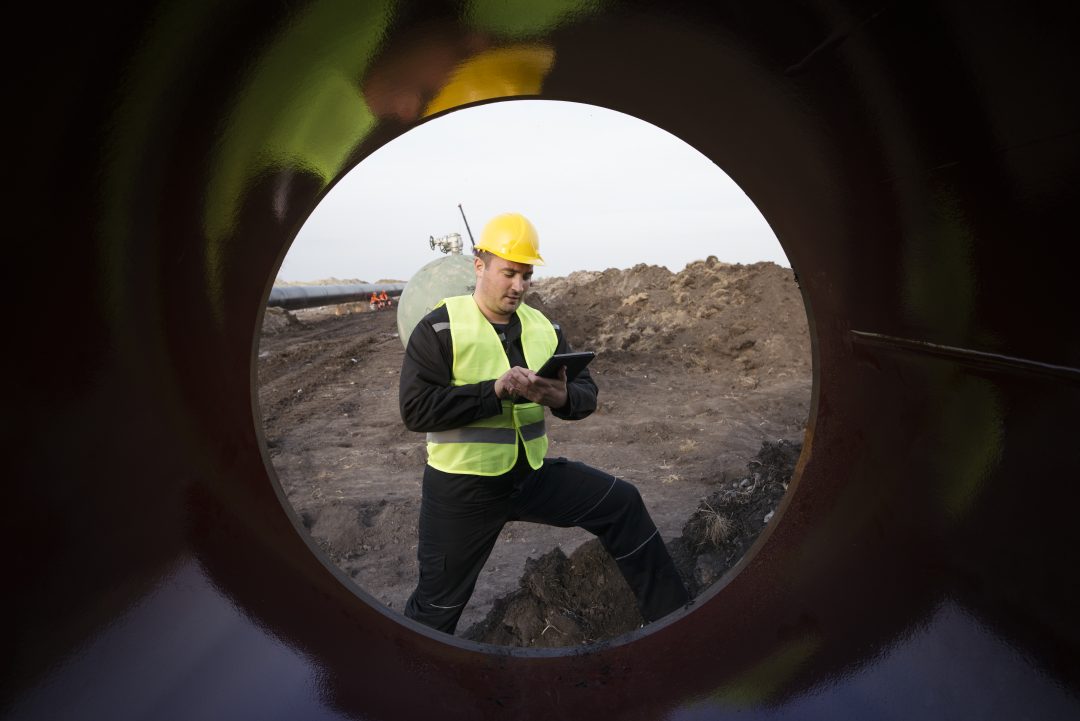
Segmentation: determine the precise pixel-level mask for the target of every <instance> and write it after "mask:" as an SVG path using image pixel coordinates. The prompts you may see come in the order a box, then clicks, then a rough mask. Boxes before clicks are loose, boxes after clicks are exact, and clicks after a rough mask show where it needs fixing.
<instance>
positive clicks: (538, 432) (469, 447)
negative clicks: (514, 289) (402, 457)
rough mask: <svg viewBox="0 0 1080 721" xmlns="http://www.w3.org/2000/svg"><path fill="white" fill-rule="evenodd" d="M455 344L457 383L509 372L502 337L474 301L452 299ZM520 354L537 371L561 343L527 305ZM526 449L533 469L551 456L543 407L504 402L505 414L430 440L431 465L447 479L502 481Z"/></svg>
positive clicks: (519, 313) (449, 302)
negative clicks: (495, 478) (492, 478)
mask: <svg viewBox="0 0 1080 721" xmlns="http://www.w3.org/2000/svg"><path fill="white" fill-rule="evenodd" d="M440 305H445V306H446V310H447V312H448V313H449V315H450V338H451V340H452V342H453V346H454V367H453V370H452V373H451V376H452V383H453V384H454V385H455V386H463V385H467V384H470V383H480V382H481V381H489V380H492V379H494V378H498V377H499V376H501V375H502V374H503V373H505V372H506V371H508V370H510V361H509V360H508V359H507V357H506V351H504V350H503V345H502V342H501V341H500V340H499V334H498V333H497V332H496V331H495V328H493V327H492V325H491V323H490V321H488V319H487V318H486V317H484V314H483V313H482V312H481V311H480V308H479V307H477V305H476V301H475V300H474V299H473V297H472V296H471V295H459V296H454V297H452V298H447V299H445V300H443V301H442V303H441V304H440ZM517 317H518V320H520V321H521V349H522V350H523V351H524V353H525V363H526V365H527V366H528V367H529V368H530V369H531V370H537V369H538V368H540V366H542V365H543V364H544V362H545V361H546V360H547V359H548V358H550V357H551V356H552V354H554V353H555V348H556V346H557V345H558V343H559V339H558V336H556V335H555V327H554V326H553V325H552V324H551V321H549V320H548V319H547V318H546V317H545V316H544V314H543V313H541V312H540V311H538V310H536V309H535V308H530V307H529V306H527V305H525V304H524V303H522V304H521V305H519V306H518V309H517ZM519 439H520V442H521V444H522V445H524V447H525V456H526V458H527V459H528V461H529V465H530V466H532V467H533V468H539V467H540V466H541V465H542V464H543V462H544V454H545V453H547V448H548V438H547V430H546V428H545V426H544V407H543V406H542V405H539V404H538V403H512V402H511V401H509V400H504V401H503V402H502V413H500V414H499V415H497V416H492V417H490V418H484V419H482V420H479V421H475V422H473V423H470V424H468V425H466V426H462V427H460V428H454V429H451V430H448V431H438V432H435V433H428V434H427V453H428V465H430V466H431V467H433V468H437V469H438V470H440V471H444V472H446V473H465V474H469V475H474V476H498V475H502V474H503V473H506V472H507V471H509V470H510V469H511V468H513V467H514V464H515V463H516V462H517V456H518V442H519Z"/></svg>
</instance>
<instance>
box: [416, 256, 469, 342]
mask: <svg viewBox="0 0 1080 721" xmlns="http://www.w3.org/2000/svg"><path fill="white" fill-rule="evenodd" d="M475 289H476V273H475V271H473V260H472V256H471V255H469V256H466V255H457V254H454V255H446V256H443V257H442V258H436V259H435V260H433V261H431V262H430V263H428V264H427V265H425V266H424V267H423V268H421V269H420V270H418V271H416V273H415V274H414V275H413V277H412V278H410V279H409V282H408V284H407V285H406V286H405V290H403V291H402V292H401V298H399V299H398V304H397V327H398V336H399V337H400V338H401V343H402V345H408V344H409V336H410V335H412V331H413V328H415V327H416V324H417V323H419V322H420V319H421V318H423V317H424V316H425V315H427V314H428V313H430V312H431V310H432V309H433V308H434V307H435V304H436V303H438V302H439V301H440V300H442V299H443V298H449V297H450V296H452V295H465V294H467V293H472V292H473V291H474V290H475Z"/></svg>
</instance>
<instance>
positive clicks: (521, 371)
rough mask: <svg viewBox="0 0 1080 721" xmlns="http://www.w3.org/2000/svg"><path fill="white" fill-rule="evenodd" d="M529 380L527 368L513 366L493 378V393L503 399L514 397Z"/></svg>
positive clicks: (525, 386)
mask: <svg viewBox="0 0 1080 721" xmlns="http://www.w3.org/2000/svg"><path fill="white" fill-rule="evenodd" d="M531 381H532V379H531V378H530V377H529V370H528V369H527V368H522V367H521V366H514V367H513V368H511V369H510V370H508V371H506V372H505V373H503V374H502V375H501V376H499V377H498V378H496V379H495V395H496V396H498V397H499V398H500V399H503V400H508V399H510V400H512V399H516V398H517V397H518V396H520V395H521V392H522V390H524V389H525V388H527V387H528V385H529V383H530V382H531Z"/></svg>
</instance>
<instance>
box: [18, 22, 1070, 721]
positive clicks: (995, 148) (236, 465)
mask: <svg viewBox="0 0 1080 721" xmlns="http://www.w3.org/2000/svg"><path fill="white" fill-rule="evenodd" d="M499 7H505V4H502V3H487V2H471V3H465V4H462V5H458V4H447V6H446V7H445V8H442V6H441V5H439V4H436V3H395V2H385V3H345V2H331V1H330V0H320V1H313V2H307V3H291V4H283V3H276V4H272V6H271V5H268V4H266V3H243V2H233V3H228V4H221V3H209V2H201V3H200V2H191V3H156V4H154V3H132V4H130V6H129V7H126V8H123V9H122V10H121V9H120V8H119V7H117V6H115V5H113V6H111V7H110V8H99V7H97V6H94V7H93V8H91V7H87V8H85V9H75V10H70V9H67V8H66V6H63V7H62V6H56V7H55V8H52V7H44V8H42V9H41V10H37V11H32V10H21V11H20V12H23V13H30V14H29V15H25V16H14V17H13V18H12V19H11V24H10V27H12V28H15V29H17V30H18V31H19V32H26V33H28V34H29V33H39V34H40V43H39V47H38V49H37V50H36V51H35V52H33V53H30V52H26V51H22V52H23V54H22V55H20V56H19V57H17V58H15V59H14V60H15V61H17V62H13V63H12V64H10V65H9V69H12V70H15V69H17V70H18V72H14V73H13V74H14V76H15V81H14V82H15V86H14V90H13V92H12V95H11V106H10V108H11V109H10V110H9V115H10V116H11V119H12V120H13V121H15V131H16V135H14V136H13V138H12V140H13V142H12V143H11V144H10V145H11V147H10V149H9V151H8V152H9V155H13V156H14V157H11V158H10V161H9V166H8V167H9V184H10V185H11V189H10V191H9V194H8V200H9V203H8V206H7V217H8V225H9V233H8V238H9V240H8V244H7V245H8V247H9V249H11V251H12V252H11V255H10V256H9V257H10V258H11V259H12V260H13V261H14V264H13V270H12V273H13V274H16V275H19V276H21V277H24V278H28V279H29V280H28V282H29V281H34V282H36V281H37V280H38V279H39V278H38V277H37V274H40V275H41V276H47V277H48V278H49V279H50V281H51V282H53V283H56V284H58V285H61V286H63V287H65V288H66V289H67V290H68V292H67V293H66V294H65V295H64V297H72V296H73V295H74V296H77V297H79V298H80V301H79V303H78V307H73V306H72V305H71V304H70V303H69V302H68V301H66V300H62V299H61V297H60V296H59V295H57V296H49V297H44V298H43V297H40V296H36V297H35V300H34V303H33V305H27V306H26V307H17V309H16V313H14V314H13V315H14V316H15V317H13V318H12V317H11V316H10V315H9V322H11V323H12V325H13V326H14V329H15V335H14V337H15V339H16V342H15V344H14V350H9V351H8V361H9V365H10V367H11V370H10V371H9V376H8V379H9V382H10V383H11V387H10V390H9V392H8V394H7V400H6V403H5V406H6V408H5V420H6V423H5V430H6V433H5V435H6V437H7V438H6V440H7V442H8V447H9V448H10V449H11V450H10V453H11V454H12V457H13V460H14V462H13V464H12V468H13V472H11V471H9V473H8V480H7V482H6V484H5V488H7V489H8V491H9V494H8V496H7V504H6V508H7V513H6V514H5V522H4V529H5V548H6V549H7V550H8V553H9V558H10V559H11V562H10V563H9V567H10V568H11V569H12V572H11V573H10V574H9V580H8V583H7V584H6V586H7V588H8V593H7V594H6V596H7V599H8V603H7V604H6V605H7V607H8V608H9V611H8V625H9V628H13V629H14V631H13V632H9V638H12V640H11V641H9V642H8V643H6V644H5V648H6V649H7V651H8V653H7V657H8V662H7V663H6V664H5V667H4V677H3V684H2V688H3V706H2V709H3V711H2V713H3V716H4V717H6V718H61V717H63V718H79V719H82V718H86V719H97V718H110V719H127V718H155V719H156V718H176V719H186V718H192V719H194V718H199V719H204V718H312V719H319V718H327V719H337V718H356V719H415V718H441V719H485V718H491V719H502V718H514V719H533V718H535V719H551V718H566V719H592V718H597V717H601V718H613V719H615V718H617V719H642V720H644V719H650V720H651V719H678V720H680V721H687V720H691V719H723V718H734V717H739V718H752V719H788V718H792V719H793V718H799V719H808V718H838V717H839V718H860V719H894V718H913V717H917V718H957V719H961V718H963V719H966V718H984V719H1015V718H1047V719H1049V718H1055V719H1056V718H1075V717H1077V716H1078V715H1080V628H1078V620H1077V614H1076V609H1077V608H1080V593H1078V590H1077V587H1078V584H1077V583H1076V581H1075V574H1076V568H1078V567H1080V558H1078V556H1080V537H1078V536H1080V531H1078V530H1077V529H1078V528H1080V524H1076V523H1075V522H1074V516H1075V510H1074V509H1075V508H1076V506H1077V501H1078V500H1080V499H1078V495H1080V490H1078V488H1080V486H1078V484H1077V479H1080V443H1077V439H1078V427H1080V426H1078V421H1077V418H1078V410H1080V384H1078V383H1077V381H1076V376H1075V374H1076V369H1077V368H1078V367H1080V323H1078V322H1077V318H1076V315H1077V313H1076V311H1077V309H1078V303H1077V300H1076V291H1075V284H1074V282H1073V276H1074V271H1073V270H1072V267H1071V266H1070V265H1069V263H1068V262H1067V258H1068V257H1069V255H1070V251H1071V248H1070V247H1069V246H1070V245H1071V243H1072V239H1074V238H1075V237H1076V230H1075V221H1074V218H1075V208H1076V188H1077V180H1078V178H1080V173H1078V169H1080V135H1078V130H1080V95H1078V94H1077V93H1076V92H1075V90H1074V82H1075V76H1076V70H1077V69H1078V62H1077V60H1078V58H1077V54H1078V51H1077V45H1076V43H1075V30H1076V28H1077V27H1078V24H1077V22H1076V17H1075V16H1066V15H1062V11H1061V9H1060V8H1058V7H1055V8H1054V9H1053V10H1051V9H1050V6H1047V7H1039V6H1037V5H1032V4H1031V3H1019V2H1013V3H998V4H994V5H992V6H980V7H978V8H977V9H974V7H973V6H971V5H969V4H966V3H959V2H954V3H932V4H931V3H927V4H922V3H892V4H887V5H883V6H879V5H864V4H861V3H855V2H828V3H826V2H806V3H800V4H789V3H753V4H750V3H743V4H733V5H731V6H727V5H721V4H718V3H709V2H700V3H693V2H679V3H669V2H626V3H618V2H611V3H602V4H598V3H573V2H565V3H531V4H523V5H522V6H521V8H520V9H519V11H518V12H516V13H515V12H508V13H505V14H500V13H499V11H498V8H499ZM440 8H441V9H440ZM493 8H494V9H493ZM32 13H37V14H36V15H35V14H32ZM475 32H480V33H482V34H483V35H484V37H488V38H494V41H495V42H497V43H501V44H503V45H514V44H516V43H522V42H526V41H527V42H528V43H530V46H529V47H530V49H529V50H528V52H527V53H526V54H525V55H522V56H521V57H525V58H527V59H529V60H530V62H533V63H534V64H533V65H532V66H530V67H533V68H536V70H535V72H537V73H540V79H541V80H542V88H543V89H542V92H541V93H540V94H541V95H542V96H543V97H548V98H553V99H562V100H574V101H581V102H590V103H594V104H597V105H603V106H606V107H609V108H613V109H615V110H619V111H622V112H627V113H631V114H633V115H636V116H637V117H640V118H642V119H645V120H647V121H650V122H652V123H654V124H656V125H659V126H660V127H662V128H664V129H666V130H668V131H670V132H672V133H675V134H676V135H678V136H680V137H681V138H683V139H684V140H686V141H687V142H689V143H691V144H692V145H694V146H695V147H696V148H698V149H699V150H700V151H701V152H703V153H705V154H706V155H707V156H708V157H710V158H711V159H713V160H714V161H715V162H717V163H718V164H719V165H720V166H721V167H723V168H724V169H725V170H726V171H727V172H728V173H729V174H730V175H731V176H732V177H733V178H734V179H735V180H736V181H737V182H738V183H739V184H740V185H741V186H742V187H743V188H744V189H745V190H746V191H747V192H748V194H749V195H750V196H751V198H753V199H754V201H755V202H756V203H757V204H758V206H759V207H760V209H761V211H762V212H763V214H764V215H765V217H766V218H767V220H768V221H769V222H770V223H771V224H772V226H773V228H774V229H775V231H776V233H777V235H778V237H779V238H780V240H781V242H782V243H783V245H784V247H785V250H786V251H787V253H788V256H789V258H790V260H791V261H792V265H793V267H794V268H795V269H796V271H797V272H798V275H799V278H800V282H801V287H802V289H803V292H804V296H805V298H806V302H807V309H808V314H809V317H810V322H811V328H812V332H813V336H814V354H815V358H814V360H815V390H814V398H813V408H812V412H811V426H810V429H809V431H808V434H807V443H806V444H805V450H804V453H803V457H802V459H801V461H800V466H799V469H798V479H797V481H796V482H795V483H793V485H792V492H791V493H789V494H788V497H787V498H786V500H785V503H784V506H783V507H782V508H781V509H780V512H779V514H778V515H779V516H780V517H781V519H780V522H779V523H774V524H772V526H771V528H772V532H771V533H770V534H769V535H768V536H767V537H763V538H762V539H761V540H760V541H759V543H758V544H757V546H755V548H754V549H753V551H752V552H751V554H749V556H748V558H746V559H744V561H743V562H742V563H741V564H740V566H739V567H737V568H736V569H735V570H734V572H733V573H732V574H730V575H729V576H728V577H727V578H726V579H725V581H724V582H723V583H722V584H721V587H719V588H715V589H713V591H712V592H711V593H710V594H709V595H707V596H706V597H703V598H701V599H699V600H698V601H697V603H696V604H695V606H694V607H693V608H692V609H690V610H689V611H688V612H686V613H683V614H680V615H677V616H674V617H672V618H671V619H668V620H667V621H665V622H663V623H661V624H659V625H658V627H656V628H655V630H650V632H649V633H646V634H642V635H640V637H637V638H631V639H625V640H623V641H620V642H619V643H613V644H606V645H603V646H600V647H595V648H589V649H585V650H580V651H567V652H511V651H507V650H505V649H492V648H483V647H479V646H476V645H472V644H467V643H463V642H459V641H455V640H453V639H450V638H448V637H445V636H439V635H437V634H432V633H428V632H426V631H424V630H423V629H420V628H418V627H417V626H414V625H411V624H408V623H406V622H404V621H403V620H402V619H401V618H398V617H396V616H394V615H392V614H388V613H386V612H384V611H382V610H380V609H378V608H376V607H375V606H374V605H371V604H369V603H368V602H367V600H366V599H365V598H363V597H362V596H361V595H358V594H357V593H356V592H355V591H353V590H352V589H351V588H350V587H348V586H347V585H345V584H344V583H343V582H342V578H341V577H340V575H339V572H338V571H336V570H335V569H333V568H332V567H330V566H329V565H328V564H327V563H326V562H324V561H323V560H321V559H320V558H319V557H318V556H317V555H316V554H315V553H314V552H313V550H314V549H313V547H312V546H311V545H310V544H309V543H308V541H307V540H306V537H305V536H304V535H302V534H301V533H300V532H299V531H298V529H297V523H296V521H295V519H294V518H293V517H292V516H291V515H290V512H289V511H287V510H286V509H285V507H284V506H283V505H282V498H281V497H280V492H279V490H278V489H277V486H276V484H275V483H274V482H273V480H272V478H271V477H270V475H269V471H268V468H269V465H268V463H267V459H266V457H265V454H264V446H263V443H262V440H261V438H260V435H259V430H258V424H257V422H256V420H255V419H256V417H257V413H256V411H255V409H254V393H253V389H252V383H253V374H252V368H253V349H254V344H255V342H256V337H255V334H256V329H257V328H258V327H259V326H258V323H259V320H260V317H261V315H260V314H261V312H262V308H263V305H264V303H265V299H266V297H267V294H268V291H269V287H270V283H271V281H272V278H273V275H274V272H275V270H276V269H277V268H278V266H279V265H280V263H281V260H282V258H283V256H284V253H285V251H286V249H287V246H288V243H289V242H290V240H291V239H292V237H293V236H294V235H295V233H296V231H297V229H298V227H299V225H300V223H302V221H303V220H304V218H305V217H306V216H307V215H308V214H309V213H310V211H311V210H312V208H313V207H314V205H315V203H316V202H317V200H318V199H319V198H320V197H321V195H322V194H324V193H325V192H326V190H327V189H328V188H329V186H330V185H332V183H333V182H335V180H336V179H337V178H338V177H340V176H341V174H343V173H344V172H345V171H346V170H347V169H348V168H349V167H351V166H352V165H353V164H355V163H356V162H358V161H360V160H361V159H362V158H363V157H365V156H366V155H367V154H369V153H370V152H372V151H373V150H374V149H376V148H378V147H379V146H380V145H382V144H384V143H385V142H387V141H388V140H389V139H392V138H393V137H395V136H396V135H398V134H400V133H401V132H403V131H404V130H406V129H407V128H408V127H411V125H412V124H413V123H415V122H419V121H420V119H421V117H422V108H423V102H422V101H425V100H426V99H428V98H429V97H431V96H432V95H434V92H435V91H438V90H439V88H422V89H420V90H417V91H416V92H413V91H412V90H409V92H398V91H400V90H401V87H402V86H401V81H400V80H391V81H387V80H386V75H385V74H384V75H383V76H381V77H380V75H379V74H378V73H377V72H373V68H374V69H376V70H377V69H378V68H380V67H382V68H383V69H385V68H386V67H394V65H393V63H394V62H395V58H396V59H400V58H415V57H419V55H417V53H421V54H423V53H424V52H425V51H431V52H429V53H428V54H426V55H423V57H424V58H426V59H427V60H426V61H425V62H428V63H435V62H438V58H440V57H446V53H443V52H442V51H443V50H446V49H447V48H450V49H451V50H452V51H453V52H451V53H450V56H451V58H452V60H455V61H456V60H459V59H460V58H459V57H458V56H457V55H454V53H457V52H459V51H460V48H461V47H464V46H467V45H469V43H463V41H462V39H463V38H472V37H475V36H474V35H471V34H470V33H475ZM447 52H450V51H447ZM373 57H374V58H375V60H374V61H372V60H371V58H373ZM552 58H554V62H553V64H551V63H548V61H549V60H551V59H552ZM380 63H381V65H380ZM435 75H436V76H438V74H437V73H436V74H435ZM389 76H390V77H391V78H398V79H400V77H401V76H400V75H395V74H394V73H393V72H391V73H389ZM438 77H445V76H438ZM535 80H537V78H536V77H531V78H525V79H524V80H522V84H521V85H520V87H521V88H523V90H522V91H521V92H526V93H527V91H528V88H529V87H530V86H529V82H532V81H535ZM526 81H528V82H526ZM458 90H460V88H458ZM447 97H459V96H454V95H453V94H448V93H445V92H440V94H439V100H440V102H446V101H447V100H446V99H447ZM462 97H463V96H462ZM358 98H365V103H363V104H361V105H357V104H356V103H357V99H358ZM297 128H305V129H306V130H305V131H304V132H297ZM313 128H314V129H315V130H311V129H313ZM867 339H871V340H873V339H878V340H880V339H899V340H898V341H896V342H892V341H882V342H867ZM927 348H947V349H951V350H950V352H947V353H945V352H931V353H928V352H924V350H925V349H927ZM988 357H993V358H997V359H999V362H992V363H991V362H982V361H985V360H986V359H987V358H988ZM1000 359H1006V360H1005V361H1001V360H1000ZM1009 359H1011V360H1009ZM1036 367H1050V368H1053V369H1057V370H1056V371H1054V372H1050V373H1044V372H1032V370H1031V369H1032V368H1036Z"/></svg>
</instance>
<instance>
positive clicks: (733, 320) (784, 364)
mask: <svg viewBox="0 0 1080 721" xmlns="http://www.w3.org/2000/svg"><path fill="white" fill-rule="evenodd" d="M528 302H530V303H532V304H534V305H536V306H537V307H539V308H540V309H541V310H542V311H544V312H545V313H546V314H548V315H549V316H550V317H551V318H552V319H553V320H555V321H556V322H560V323H562V324H563V325H564V326H565V327H566V328H567V333H568V339H569V341H570V343H571V344H572V345H573V346H574V347H576V348H582V349H590V350H595V351H597V352H598V353H599V354H600V355H599V357H598V359H597V362H598V363H600V364H601V366H600V367H604V366H608V367H610V366H611V365H612V364H614V363H618V364H626V363H631V364H633V363H634V361H641V360H643V359H645V358H647V356H648V355H649V354H654V353H656V352H658V351H663V352H664V355H665V357H666V358H671V359H673V360H674V361H675V362H676V363H678V364H679V365H681V366H682V367H683V368H684V369H686V370H690V371H693V370H700V371H706V372H722V373H725V374H729V373H731V371H732V370H733V369H734V370H737V371H738V374H739V379H740V380H741V381H742V382H743V385H746V386H749V387H756V386H757V385H758V384H759V383H761V382H763V381H766V380H770V379H779V378H785V377H791V376H792V375H794V374H800V373H809V368H810V365H809V364H810V337H809V333H808V331H807V325H806V315H805V313H804V312H802V298H801V295H800V293H799V289H798V287H797V286H796V284H795V281H794V276H793V275H792V272H791V270H790V269H788V268H782V267H780V266H778V265H776V264H774V263H768V262H762V263H754V264H752V265H741V264H729V263H722V262H720V261H719V260H717V259H716V257H715V256H709V258H707V259H706V260H699V261H695V262H693V263H690V264H688V265H687V266H686V268H684V269H683V270H682V271H680V272H679V273H672V272H671V271H669V270H668V269H667V268H663V267H660V266H650V265H644V264H639V265H636V266H634V267H633V268H630V269H627V270H618V269H613V268H612V269H608V270H605V271H603V272H577V273H572V274H570V275H569V276H566V277H565V278H551V279H543V280H541V281H539V282H537V284H536V286H535V287H534V289H533V294H532V296H531V298H530V300H529V301H528Z"/></svg>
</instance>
